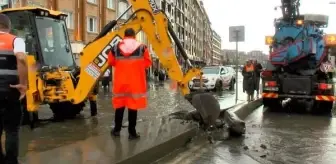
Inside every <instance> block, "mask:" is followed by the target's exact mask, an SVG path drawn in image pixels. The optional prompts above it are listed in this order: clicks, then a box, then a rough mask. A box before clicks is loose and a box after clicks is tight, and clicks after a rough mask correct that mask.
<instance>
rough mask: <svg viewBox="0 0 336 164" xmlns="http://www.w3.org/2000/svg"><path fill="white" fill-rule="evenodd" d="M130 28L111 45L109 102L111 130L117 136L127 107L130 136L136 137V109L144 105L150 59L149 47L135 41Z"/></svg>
mask: <svg viewBox="0 0 336 164" xmlns="http://www.w3.org/2000/svg"><path fill="white" fill-rule="evenodd" d="M135 36H136V33H135V31H134V30H133V29H132V28H128V29H126V30H125V37H124V38H123V40H122V41H120V42H119V43H118V44H117V45H115V46H113V47H112V50H111V53H109V55H108V60H109V64H110V65H111V66H113V67H114V78H113V89H112V92H113V97H112V105H113V108H114V109H115V119H114V122H115V127H114V128H113V130H112V131H111V134H112V135H114V136H120V131H121V126H122V121H123V117H124V111H125V108H127V109H128V122H129V125H128V133H129V139H137V138H139V137H140V135H139V134H138V133H137V131H136V128H135V127H136V120H137V113H138V110H141V109H145V108H146V107H147V80H146V71H145V70H146V69H148V68H149V67H150V66H151V64H152V62H151V59H150V56H149V51H148V48H147V47H146V46H145V45H144V44H142V43H139V42H138V41H136V39H135Z"/></svg>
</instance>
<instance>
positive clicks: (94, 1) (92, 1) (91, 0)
mask: <svg viewBox="0 0 336 164" xmlns="http://www.w3.org/2000/svg"><path fill="white" fill-rule="evenodd" d="M87 1H88V2H90V3H94V4H96V3H97V0H87Z"/></svg>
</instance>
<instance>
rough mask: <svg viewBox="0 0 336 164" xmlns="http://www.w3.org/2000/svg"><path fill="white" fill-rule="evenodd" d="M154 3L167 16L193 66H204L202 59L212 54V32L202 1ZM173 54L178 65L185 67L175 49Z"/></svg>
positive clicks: (172, 0)
mask: <svg viewBox="0 0 336 164" xmlns="http://www.w3.org/2000/svg"><path fill="white" fill-rule="evenodd" d="M156 2H157V4H159V5H160V8H161V9H162V10H163V11H165V13H166V15H167V16H168V18H169V20H170V22H171V24H172V26H173V28H174V31H175V33H176V35H177V36H178V38H179V40H180V42H181V44H182V46H183V47H184V50H185V51H186V53H187V55H188V57H189V59H190V60H191V61H192V62H193V63H194V64H206V61H205V60H204V59H208V58H209V56H211V54H212V45H211V38H212V32H211V28H210V27H211V24H210V20H209V18H208V16H207V13H206V11H205V9H204V6H203V3H202V1H200V0H157V1H156ZM209 43H210V44H209ZM175 53H176V55H177V56H178V58H179V62H180V64H181V65H183V66H185V62H184V60H183V59H182V57H181V53H180V52H179V51H178V50H177V48H176V47H175Z"/></svg>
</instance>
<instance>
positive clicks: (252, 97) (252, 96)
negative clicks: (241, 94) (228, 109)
mask: <svg viewBox="0 0 336 164" xmlns="http://www.w3.org/2000/svg"><path fill="white" fill-rule="evenodd" d="M251 101H254V94H253V93H252V94H251Z"/></svg>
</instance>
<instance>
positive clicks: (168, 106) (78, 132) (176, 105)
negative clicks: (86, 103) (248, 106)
mask: <svg viewBox="0 0 336 164" xmlns="http://www.w3.org/2000/svg"><path fill="white" fill-rule="evenodd" d="M149 85H150V89H149V90H150V91H149V107H148V109H147V110H144V111H141V112H139V115H138V122H145V121H151V120H154V119H156V118H161V117H164V116H167V115H169V114H170V113H173V112H175V111H178V110H181V109H184V110H192V109H193V108H192V107H191V105H190V104H188V103H186V101H185V100H184V98H183V97H182V96H181V95H180V93H179V92H177V91H176V90H174V89H172V88H171V86H170V84H169V83H150V84H149ZM216 97H217V98H218V99H219V100H220V102H221V107H222V108H228V107H230V106H232V105H234V104H235V101H234V98H235V94H234V93H233V92H232V91H224V92H222V93H220V94H217V95H216ZM110 101H111V97H110V95H104V94H101V95H99V98H98V104H99V105H98V109H99V114H98V116H97V117H95V118H91V117H90V115H89V113H90V112H89V109H85V111H84V112H83V113H82V114H81V115H80V116H78V118H77V119H74V120H67V121H65V122H59V123H48V122H46V123H44V124H42V126H41V127H39V128H36V129H34V130H33V131H31V130H30V129H29V128H28V127H26V126H24V127H22V129H21V140H20V158H21V159H22V161H23V162H24V163H33V164H37V163H41V161H39V159H40V158H43V157H41V155H38V154H39V153H41V152H46V151H50V150H53V149H56V148H62V147H65V146H68V145H71V144H74V143H77V142H81V141H83V142H84V141H85V142H87V140H89V139H90V138H94V137H98V138H99V136H101V135H106V134H109V132H110V130H111V129H112V127H113V122H112V120H113V118H114V117H113V116H114V112H113V110H112V106H111V102H110ZM240 101H243V99H241V100H240ZM51 116H52V113H51V112H50V110H49V109H48V107H47V106H44V107H42V108H41V109H40V117H42V118H49V117H51ZM161 121H164V120H161ZM156 124H157V123H156ZM161 124H162V123H159V124H157V125H158V126H169V125H168V124H167V123H164V124H162V125H161ZM124 125H125V126H127V112H125V118H124ZM147 128H148V127H147ZM177 129H178V128H177ZM172 133H173V132H172ZM156 137H157V135H156ZM155 139H156V138H155ZM96 140H99V139H95V140H94V142H96ZM85 145H86V146H85ZM88 147H90V146H89V144H83V143H81V144H80V146H79V147H78V146H77V147H75V148H67V149H79V150H76V151H78V152H81V154H82V155H83V153H84V154H86V153H89V152H87V151H88V149H89V148H88ZM67 149H64V150H67ZM60 151H62V149H60V150H59V151H57V153H61V152H60ZM64 153H65V152H64ZM106 153H108V152H106ZM58 155H59V154H58ZM62 156H69V153H68V154H66V153H65V154H63V155H62Z"/></svg>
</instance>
